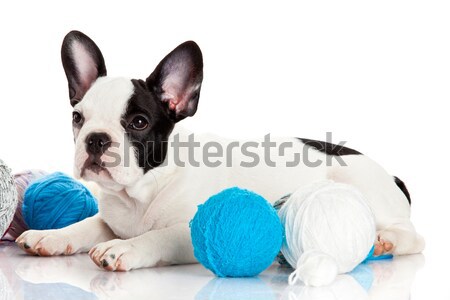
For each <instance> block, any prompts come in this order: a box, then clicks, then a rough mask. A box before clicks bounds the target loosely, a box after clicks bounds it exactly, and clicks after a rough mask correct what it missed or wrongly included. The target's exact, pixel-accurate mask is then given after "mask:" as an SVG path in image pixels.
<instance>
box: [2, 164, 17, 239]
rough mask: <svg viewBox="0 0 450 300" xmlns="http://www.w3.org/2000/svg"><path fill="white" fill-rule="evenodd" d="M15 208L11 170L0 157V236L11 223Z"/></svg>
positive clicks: (15, 196) (15, 195)
mask: <svg viewBox="0 0 450 300" xmlns="http://www.w3.org/2000/svg"><path fill="white" fill-rule="evenodd" d="M16 208H17V190H16V186H15V185H14V178H13V176H12V175H11V170H10V169H9V168H8V166H6V165H5V164H4V163H3V161H2V160H1V159H0V238H2V237H3V235H4V234H5V232H6V231H7V230H8V228H9V225H10V224H11V222H12V220H13V217H14V213H15V212H16Z"/></svg>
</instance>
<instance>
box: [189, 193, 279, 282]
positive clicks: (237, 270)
mask: <svg viewBox="0 0 450 300" xmlns="http://www.w3.org/2000/svg"><path fill="white" fill-rule="evenodd" d="M190 226H191V237H192V244H193V246H194V255H195V257H196V258H197V260H198V261H199V262H200V263H201V264H202V265H203V266H205V267H206V268H207V269H209V270H211V271H212V272H213V273H214V274H216V275H217V276H219V277H250V276H256V275H258V274H259V273H261V272H262V271H264V270H265V269H266V268H268V267H269V266H270V265H271V264H272V262H273V261H274V259H275V257H276V256H277V254H278V252H279V251H280V248H281V244H282V242H283V226H282V225H281V221H280V219H279V217H278V215H277V213H276V211H275V209H274V208H273V207H272V206H271V205H270V203H269V202H267V201H266V200H265V199H264V198H263V197H261V196H260V195H258V194H256V193H253V192H251V191H248V190H244V189H240V188H237V187H234V188H229V189H226V190H224V191H222V192H220V193H218V194H216V195H214V196H212V197H210V198H209V199H208V201H206V202H205V203H204V204H203V205H199V207H198V211H197V213H196V214H195V216H194V218H193V220H192V221H191V224H190Z"/></svg>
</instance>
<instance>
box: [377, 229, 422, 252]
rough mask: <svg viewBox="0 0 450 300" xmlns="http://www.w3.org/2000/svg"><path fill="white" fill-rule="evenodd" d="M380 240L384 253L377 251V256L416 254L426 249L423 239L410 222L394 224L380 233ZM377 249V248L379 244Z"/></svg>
mask: <svg viewBox="0 0 450 300" xmlns="http://www.w3.org/2000/svg"><path fill="white" fill-rule="evenodd" d="M378 240H379V243H380V244H382V245H383V248H384V249H383V250H384V251H382V252H381V253H377V251H375V255H379V254H383V253H392V254H394V255H405V254H416V253H420V252H422V251H423V250H424V248H425V241H424V239H423V237H422V236H421V235H419V234H418V233H417V232H416V230H415V229H414V226H413V225H412V223H411V222H409V221H405V222H404V223H399V224H393V225H390V226H389V227H387V228H386V229H383V230H380V231H378ZM386 246H388V247H386ZM375 247H377V244H376V245H375Z"/></svg>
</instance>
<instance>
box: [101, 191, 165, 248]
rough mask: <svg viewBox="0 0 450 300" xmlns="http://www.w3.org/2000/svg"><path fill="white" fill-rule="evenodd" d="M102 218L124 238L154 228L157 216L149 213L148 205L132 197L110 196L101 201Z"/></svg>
mask: <svg viewBox="0 0 450 300" xmlns="http://www.w3.org/2000/svg"><path fill="white" fill-rule="evenodd" d="M99 211H100V216H101V217H102V219H103V220H104V221H105V222H106V224H108V226H109V227H110V228H111V229H112V231H113V232H114V233H115V234H116V235H117V236H118V237H120V238H122V239H129V238H132V237H136V236H139V235H141V234H143V233H145V232H148V231H150V230H151V229H154V227H155V223H156V221H157V220H156V218H155V217H154V216H151V215H149V213H148V207H145V206H144V205H142V203H139V202H136V201H134V200H132V199H125V200H124V199H120V198H119V197H114V196H111V197H108V199H103V200H102V201H99Z"/></svg>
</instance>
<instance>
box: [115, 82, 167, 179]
mask: <svg viewBox="0 0 450 300" xmlns="http://www.w3.org/2000/svg"><path fill="white" fill-rule="evenodd" d="M131 81H132V83H133V85H134V94H133V95H132V96H131V98H130V100H129V101H128V104H127V107H126V110H125V113H124V114H123V115H122V120H121V123H122V126H123V127H124V129H125V132H126V136H127V138H128V140H129V141H130V144H131V146H132V147H133V148H134V149H135V155H136V159H137V161H138V165H139V167H141V168H142V169H143V170H144V173H147V172H148V171H149V170H151V169H153V168H156V167H158V166H159V165H161V164H162V163H163V162H164V159H165V157H166V154H167V146H168V144H167V143H168V142H167V141H168V139H169V135H170V133H171V132H172V130H173V128H174V126H175V122H174V121H173V120H172V119H171V118H170V117H169V115H168V114H167V110H166V109H165V107H164V104H163V103H162V102H161V101H160V100H159V97H158V95H156V94H155V93H154V92H153V91H152V90H151V89H149V88H148V86H147V85H146V83H145V82H144V81H143V80H137V79H133V80H131ZM145 122H148V124H147V125H146V126H145ZM141 126H142V128H140V127H141Z"/></svg>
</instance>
